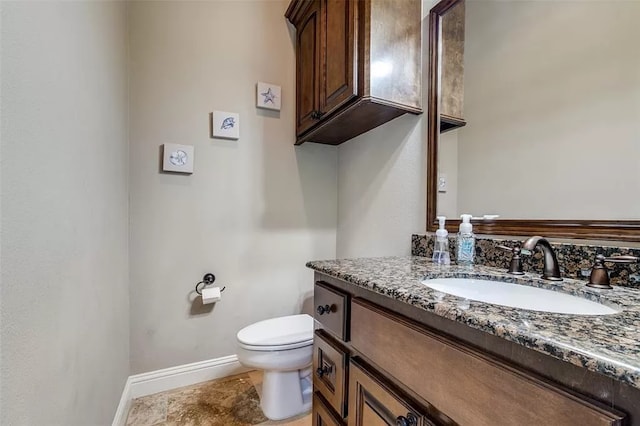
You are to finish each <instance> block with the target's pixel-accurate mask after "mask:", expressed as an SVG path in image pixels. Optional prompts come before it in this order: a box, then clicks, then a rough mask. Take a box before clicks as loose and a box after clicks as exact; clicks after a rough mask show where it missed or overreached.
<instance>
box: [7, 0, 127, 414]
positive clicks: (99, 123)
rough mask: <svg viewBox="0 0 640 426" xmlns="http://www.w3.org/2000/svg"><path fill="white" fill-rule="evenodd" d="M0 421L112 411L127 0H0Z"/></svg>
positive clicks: (123, 302)
mask: <svg viewBox="0 0 640 426" xmlns="http://www.w3.org/2000/svg"><path fill="white" fill-rule="evenodd" d="M1 8H2V32H1V40H2V41H1V63H2V79H1V80H2V84H1V87H2V101H1V106H2V124H1V130H0V135H1V139H2V143H1V149H2V171H1V181H2V189H1V200H2V224H1V225H2V240H1V256H0V262H1V263H2V272H1V279H2V285H1V296H0V304H1V305H0V306H1V310H2V315H1V318H2V331H1V336H2V354H1V355H2V366H1V369H0V373H1V380H0V381H1V390H2V394H1V397H0V407H2V410H1V411H2V413H1V417H0V423H1V424H3V425H7V426H9V425H64V426H69V425H79V426H86V425H106V424H110V423H111V420H112V418H113V413H114V411H115V408H116V406H117V404H118V400H119V399H120V395H121V392H122V389H123V387H124V383H125V380H126V377H127V376H128V375H129V295H128V285H127V284H128V276H127V269H128V268H127V257H128V255H127V245H128V242H127V196H128V191H127V173H128V164H127V157H128V145H127V131H126V125H127V122H126V117H127V95H126V90H127V84H126V83H127V77H126V27H125V24H126V16H125V5H124V3H122V2H53V1H52V2H41V3H39V2H15V3H14V2H4V1H3V2H2V4H1Z"/></svg>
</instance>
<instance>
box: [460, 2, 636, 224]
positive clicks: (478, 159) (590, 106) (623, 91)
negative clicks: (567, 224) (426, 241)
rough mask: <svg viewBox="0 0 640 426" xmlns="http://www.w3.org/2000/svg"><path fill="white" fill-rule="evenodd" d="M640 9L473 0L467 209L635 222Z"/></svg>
mask: <svg viewBox="0 0 640 426" xmlns="http://www.w3.org/2000/svg"><path fill="white" fill-rule="evenodd" d="M638 18H640V2H637V1H627V2H625V1H608V2H584V1H578V2H575V1H554V2H536V1H521V2H504V1H471V2H468V4H467V28H466V31H467V44H466V48H465V118H466V119H467V123H468V124H467V126H466V127H464V128H462V129H460V130H459V131H458V137H459V146H458V158H459V162H458V171H459V195H458V208H459V211H460V212H462V211H468V212H471V213H473V214H474V215H481V214H486V213H499V214H501V215H502V217H506V218H555V219H562V218H580V219H582V218H584V219H638V218H640V203H638V199H637V194H638V193H640V120H639V117H640V54H639V53H638V52H639V51H638V48H637V41H638V40H640V26H639V25H638Z"/></svg>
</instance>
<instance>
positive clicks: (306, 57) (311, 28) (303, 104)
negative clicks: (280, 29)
mask: <svg viewBox="0 0 640 426" xmlns="http://www.w3.org/2000/svg"><path fill="white" fill-rule="evenodd" d="M321 21H322V19H321V17H320V0H314V1H312V2H310V3H309V6H308V7H307V8H306V10H305V12H304V14H303V15H302V16H301V18H300V25H299V27H298V30H297V33H296V45H297V46H300V48H299V49H298V52H297V53H298V54H297V58H296V67H297V69H296V75H297V79H296V105H297V108H296V109H297V120H296V129H297V132H298V133H304V132H305V131H306V130H307V129H309V128H310V127H311V126H313V125H314V124H315V123H316V121H315V114H316V112H317V111H318V109H319V108H320V72H321V70H320V60H321V59H320V49H321V35H320V26H321V25H322V22H321Z"/></svg>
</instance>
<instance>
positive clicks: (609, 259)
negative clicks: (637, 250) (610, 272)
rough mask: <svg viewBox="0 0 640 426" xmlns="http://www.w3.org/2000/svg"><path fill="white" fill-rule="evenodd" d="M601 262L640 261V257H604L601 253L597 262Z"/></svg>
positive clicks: (597, 256) (597, 257)
mask: <svg viewBox="0 0 640 426" xmlns="http://www.w3.org/2000/svg"><path fill="white" fill-rule="evenodd" d="M598 261H600V262H610V263H637V262H640V257H635V256H612V257H604V256H603V255H601V254H598V255H596V263H597V262H598Z"/></svg>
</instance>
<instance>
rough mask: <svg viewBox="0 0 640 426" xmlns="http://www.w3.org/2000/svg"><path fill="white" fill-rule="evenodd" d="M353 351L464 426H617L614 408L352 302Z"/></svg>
mask: <svg viewBox="0 0 640 426" xmlns="http://www.w3.org/2000/svg"><path fill="white" fill-rule="evenodd" d="M351 315H352V317H351V328H352V346H353V348H354V349H355V350H357V351H359V352H361V353H363V354H365V355H366V357H367V359H369V360H371V361H372V362H373V363H375V364H376V365H377V366H378V367H380V368H381V369H383V370H384V371H386V372H387V373H388V374H389V375H390V376H392V377H394V378H395V379H396V380H398V381H400V382H401V383H403V384H404V385H405V386H406V387H407V388H409V389H412V390H413V391H414V392H415V393H416V394H417V395H418V396H420V397H421V398H423V399H424V400H425V401H427V402H429V403H430V404H432V405H433V406H434V407H435V408H436V409H437V410H438V411H440V412H442V413H444V414H446V415H447V416H448V417H449V418H450V419H451V420H453V421H454V422H456V423H458V424H461V425H474V426H484V425H486V426H489V425H491V426H500V425H505V426H511V425H538V424H540V425H544V424H549V425H551V424H552V425H554V426H574V425H581V426H586V425H593V426H611V425H621V424H623V420H624V416H623V415H622V414H621V413H619V412H617V411H616V410H613V409H610V408H608V407H604V406H603V405H602V404H599V403H597V402H596V401H592V400H589V399H587V398H586V397H582V396H579V395H575V394H573V393H570V392H569V391H567V390H565V389H564V388H561V387H558V386H557V385H554V384H552V383H551V382H548V381H545V380H542V379H541V378H539V377H537V376H534V375H532V374H530V373H527V372H526V371H523V370H520V369H516V368H513V367H511V366H508V365H506V364H505V363H503V362H501V361H500V360H498V359H496V358H493V357H490V356H488V355H483V354H481V353H480V352H478V351H476V350H474V349H473V348H470V347H468V346H466V345H463V344H461V343H458V342H455V341H453V340H451V339H449V338H445V337H443V336H440V335H438V334H435V333H432V332H430V331H427V330H424V328H421V326H419V325H417V324H414V323H413V322H411V321H410V320H407V319H405V318H402V317H399V316H397V315H395V314H392V313H389V312H387V311H386V310H383V309H382V308H379V307H377V306H375V305H372V304H370V303H368V302H364V301H360V300H358V299H355V300H353V302H352V306H351Z"/></svg>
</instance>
